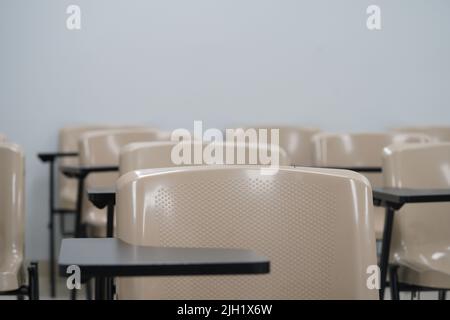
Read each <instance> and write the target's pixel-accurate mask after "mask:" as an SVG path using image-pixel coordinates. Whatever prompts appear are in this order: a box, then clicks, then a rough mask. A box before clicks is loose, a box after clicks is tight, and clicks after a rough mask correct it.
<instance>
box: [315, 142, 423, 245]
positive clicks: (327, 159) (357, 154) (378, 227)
mask: <svg viewBox="0 0 450 320" xmlns="http://www.w3.org/2000/svg"><path fill="white" fill-rule="evenodd" d="M430 141H431V138H430V137H428V136H426V135H424V134H418V133H412V134H400V133H399V134H392V133H347V134H340V133H320V134H318V135H316V136H314V138H313V144H314V164H315V165H316V166H320V167H344V168H349V167H355V168H381V165H382V155H383V149H384V148H385V147H386V146H388V145H390V144H392V143H405V142H406V143H415V142H420V143H428V142H430ZM361 174H363V175H364V176H366V178H367V179H369V181H370V183H371V184H372V186H373V187H381V186H382V174H381V173H380V172H361ZM374 214H375V232H376V237H377V239H381V238H382V234H383V229H384V216H385V212H384V209H383V208H381V207H377V208H375V210H374Z"/></svg>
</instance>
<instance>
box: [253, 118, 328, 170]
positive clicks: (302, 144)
mask: <svg viewBox="0 0 450 320" xmlns="http://www.w3.org/2000/svg"><path fill="white" fill-rule="evenodd" d="M255 129H257V130H258V129H268V130H270V129H279V134H280V141H279V144H280V147H281V148H282V149H284V150H285V151H286V153H287V155H288V157H289V158H290V159H291V164H292V165H296V166H311V165H312V163H313V149H312V144H311V139H312V137H313V136H314V135H315V134H317V133H319V132H320V129H317V128H307V127H293V126H284V125H283V126H276V125H270V126H269V125H267V126H256V127H255ZM269 137H270V134H269ZM268 143H273V142H271V141H270V140H269V141H268Z"/></svg>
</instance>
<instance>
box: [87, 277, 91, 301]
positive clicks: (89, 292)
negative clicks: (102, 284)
mask: <svg viewBox="0 0 450 320" xmlns="http://www.w3.org/2000/svg"><path fill="white" fill-rule="evenodd" d="M86 300H92V282H91V280H88V281H86Z"/></svg>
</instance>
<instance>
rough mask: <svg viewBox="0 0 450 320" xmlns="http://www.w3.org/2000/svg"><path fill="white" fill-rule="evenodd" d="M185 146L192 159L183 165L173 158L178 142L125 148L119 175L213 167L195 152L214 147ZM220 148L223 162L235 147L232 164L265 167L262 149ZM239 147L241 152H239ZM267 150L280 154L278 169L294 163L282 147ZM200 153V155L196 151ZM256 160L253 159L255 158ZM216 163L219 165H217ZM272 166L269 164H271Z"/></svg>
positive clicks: (255, 146)
mask: <svg viewBox="0 0 450 320" xmlns="http://www.w3.org/2000/svg"><path fill="white" fill-rule="evenodd" d="M183 144H184V146H182V145H180V146H181V148H183V149H182V150H190V157H189V159H187V158H186V160H188V161H185V162H183V163H176V162H177V161H176V160H175V161H174V159H172V152H173V153H175V155H179V154H180V153H179V152H177V151H179V150H177V149H174V148H176V146H177V145H179V144H178V142H176V141H160V142H136V143H131V144H129V145H127V146H125V147H123V148H122V150H121V153H120V161H119V163H120V165H119V167H120V175H123V174H125V173H127V172H130V171H134V170H140V169H154V168H166V167H175V166H189V165H207V164H212V163H209V162H208V159H207V158H204V157H202V158H201V162H200V163H197V164H196V163H195V158H194V155H195V150H196V148H201V149H200V150H201V152H202V154H203V153H204V152H205V149H206V148H211V147H210V145H209V144H208V143H202V142H195V141H194V142H183ZM219 147H220V150H222V154H223V156H222V161H223V162H224V163H223V164H225V162H226V153H227V148H230V147H232V148H233V155H234V157H233V159H232V160H233V161H232V163H230V164H255V165H256V164H260V165H261V164H264V163H263V162H262V161H261V157H260V156H259V152H260V148H259V147H258V145H249V144H248V143H247V144H242V145H238V144H236V145H232V144H229V143H226V142H225V143H217V148H219ZM238 148H239V150H238ZM266 148H267V149H266V150H274V152H277V153H278V160H277V161H278V162H277V163H278V164H279V166H287V165H289V164H290V163H291V160H290V159H289V157H288V156H287V154H286V151H284V150H283V149H281V148H279V147H278V146H271V145H268V146H267V147H266ZM206 151H207V152H209V153H207V154H210V153H211V152H210V151H211V149H206ZM238 152H243V153H244V154H245V156H244V158H243V161H242V162H243V163H239V162H238V158H237V155H238ZM197 154H199V153H198V152H197ZM250 154H253V155H254V157H255V158H256V159H255V160H256V161H250ZM252 159H253V158H252ZM216 164H217V163H216ZM269 166H270V164H269Z"/></svg>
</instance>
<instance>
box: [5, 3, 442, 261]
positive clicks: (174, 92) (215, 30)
mask: <svg viewBox="0 0 450 320" xmlns="http://www.w3.org/2000/svg"><path fill="white" fill-rule="evenodd" d="M70 4H76V5H79V6H80V8H81V30H77V31H69V30H67V28H66V19H67V17H68V14H66V8H67V6H69V5H70ZM371 4H376V5H379V6H380V7H381V19H382V29H381V30H380V31H369V30H368V29H367V28H366V19H367V14H366V8H367V7H368V6H369V5H371ZM449 38H450V2H449V1H446V0H441V1H439V0H431V1H424V0H422V1H419V0H396V1H387V0H376V1H375V0H372V1H366V0H341V1H336V0H327V1H324V0H309V1H300V0H142V1H140V0H131V1H130V0H71V1H67V0H40V1H24V0H0V132H4V133H6V134H7V135H8V136H9V138H10V139H11V140H13V141H16V142H18V143H19V144H21V145H23V147H24V148H25V150H26V153H27V209H28V221H27V231H28V232H27V252H28V256H29V257H30V258H32V259H44V258H46V257H47V250H48V249H47V229H46V226H47V220H48V219H47V216H48V213H47V197H48V194H47V192H48V191H47V190H48V189H47V169H48V168H47V166H46V165H43V164H42V163H40V162H39V161H38V159H37V158H36V153H37V152H38V151H53V150H55V149H56V146H57V130H58V129H59V128H60V127H62V126H65V125H69V124H79V123H125V124H126V123H142V124H153V125H155V126H158V127H161V128H166V129H170V128H179V127H186V128H192V126H193V121H194V120H203V121H204V126H205V127H217V128H224V127H227V126H228V127H230V126H233V125H235V124H239V123H245V124H251V123H258V122H263V123H269V122H271V123H283V124H294V125H308V126H318V127H321V128H323V129H326V130H334V131H374V130H384V129H386V128H388V127H391V126H395V125H406V124H418V123H421V124H449V121H450V61H449V60H450V59H449V57H450V42H449Z"/></svg>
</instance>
